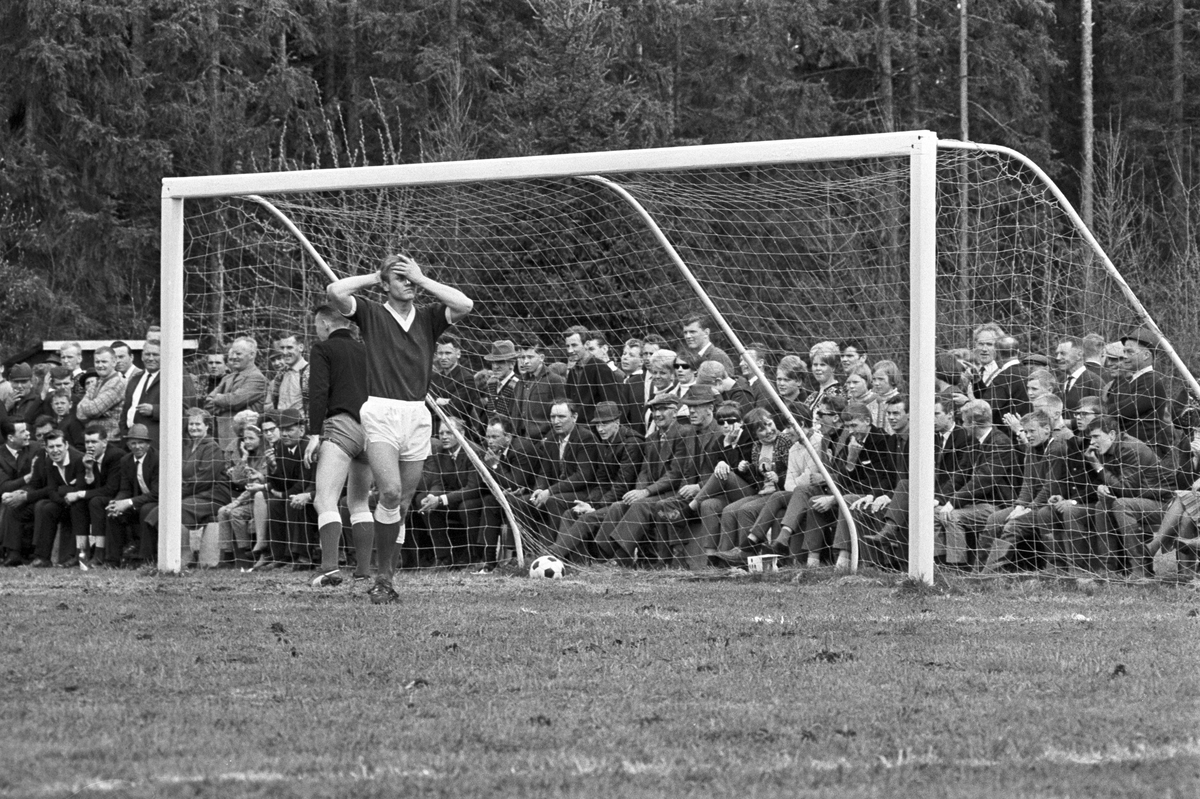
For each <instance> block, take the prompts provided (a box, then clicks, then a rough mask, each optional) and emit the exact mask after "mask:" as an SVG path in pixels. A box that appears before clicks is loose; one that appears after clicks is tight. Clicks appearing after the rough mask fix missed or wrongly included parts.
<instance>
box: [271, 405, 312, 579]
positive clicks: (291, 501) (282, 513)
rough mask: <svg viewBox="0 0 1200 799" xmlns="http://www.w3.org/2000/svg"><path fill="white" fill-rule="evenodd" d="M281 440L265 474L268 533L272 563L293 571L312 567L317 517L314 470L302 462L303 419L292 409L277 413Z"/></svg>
mask: <svg viewBox="0 0 1200 799" xmlns="http://www.w3.org/2000/svg"><path fill="white" fill-rule="evenodd" d="M275 418H276V420H277V421H278V423H279V431H280V433H281V436H282V437H281V439H280V441H279V443H278V444H276V445H275V458H274V463H273V465H272V468H271V470H270V471H269V472H267V486H268V487H269V488H270V498H269V499H268V500H267V530H268V541H269V546H270V550H271V561H272V562H273V563H275V564H288V563H291V565H292V569H293V571H307V570H310V569H313V568H315V565H314V563H313V556H314V555H315V554H316V548H317V544H318V539H317V514H316V511H315V510H314V509H313V504H312V500H313V493H314V492H315V488H314V486H313V467H312V466H311V465H310V464H309V463H305V461H304V449H305V447H304V445H303V444H302V443H301V441H300V439H301V438H303V437H304V417H303V416H301V414H300V412H299V411H297V410H296V409H295V408H287V409H285V410H282V411H278V412H277V413H276V414H275Z"/></svg>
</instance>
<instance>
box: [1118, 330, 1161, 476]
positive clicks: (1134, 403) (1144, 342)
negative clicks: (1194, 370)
mask: <svg viewBox="0 0 1200 799" xmlns="http://www.w3.org/2000/svg"><path fill="white" fill-rule="evenodd" d="M1158 343H1159V339H1158V335H1157V334H1156V333H1154V332H1153V331H1152V330H1149V329H1147V328H1145V327H1140V328H1138V329H1137V330H1135V331H1134V332H1133V333H1131V334H1130V335H1128V336H1125V337H1124V338H1122V339H1121V344H1122V345H1124V347H1125V358H1124V361H1123V362H1122V366H1121V369H1120V372H1119V373H1118V374H1117V376H1116V377H1114V378H1113V380H1112V382H1111V383H1110V384H1109V387H1108V397H1107V399H1108V411H1109V413H1110V414H1112V415H1113V416H1114V417H1115V418H1116V420H1117V424H1118V425H1119V426H1120V428H1121V432H1123V433H1128V434H1129V435H1131V436H1133V437H1134V438H1136V439H1137V440H1138V441H1141V442H1143V443H1145V444H1148V445H1149V446H1150V447H1151V448H1152V449H1153V450H1154V451H1155V453H1156V454H1157V455H1158V456H1159V457H1160V458H1163V457H1167V456H1168V455H1169V454H1170V451H1171V448H1172V447H1173V446H1174V444H1175V426H1174V424H1173V422H1172V419H1171V398H1170V394H1169V393H1168V391H1167V385H1166V382H1165V381H1164V380H1163V378H1162V375H1160V374H1159V373H1158V372H1156V371H1154V350H1155V348H1157V347H1158Z"/></svg>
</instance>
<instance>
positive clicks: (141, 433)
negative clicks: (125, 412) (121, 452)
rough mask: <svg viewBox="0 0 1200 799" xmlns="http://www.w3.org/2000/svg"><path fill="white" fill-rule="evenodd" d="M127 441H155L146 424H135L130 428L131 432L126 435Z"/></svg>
mask: <svg viewBox="0 0 1200 799" xmlns="http://www.w3.org/2000/svg"><path fill="white" fill-rule="evenodd" d="M125 440H126V441H153V440H154V439H152V438H150V428H148V427H146V425H144V424H135V425H134V426H133V427H131V428H129V432H128V433H126V434H125Z"/></svg>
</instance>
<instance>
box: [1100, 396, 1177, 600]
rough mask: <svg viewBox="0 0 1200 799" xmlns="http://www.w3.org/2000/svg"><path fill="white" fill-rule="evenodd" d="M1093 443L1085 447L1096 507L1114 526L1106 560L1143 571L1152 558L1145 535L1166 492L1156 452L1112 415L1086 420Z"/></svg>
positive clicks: (1137, 575) (1126, 570)
mask: <svg viewBox="0 0 1200 799" xmlns="http://www.w3.org/2000/svg"><path fill="white" fill-rule="evenodd" d="M1087 435H1088V438H1090V439H1091V442H1092V445H1091V447H1089V449H1088V450H1087V451H1086V452H1085V453H1084V457H1085V458H1086V460H1087V463H1088V466H1089V467H1090V468H1091V469H1092V472H1093V474H1094V477H1095V479H1097V482H1098V485H1097V487H1096V493H1097V495H1098V496H1099V499H1098V501H1097V506H1098V507H1097V509H1096V512H1098V513H1103V514H1105V515H1106V516H1107V517H1108V519H1109V520H1111V522H1112V524H1113V526H1114V527H1115V529H1114V530H1112V534H1113V538H1112V540H1110V542H1109V545H1108V547H1107V549H1108V556H1109V557H1108V566H1109V568H1110V569H1113V570H1114V571H1118V572H1119V573H1122V574H1128V575H1129V576H1130V577H1132V578H1133V579H1142V578H1145V577H1146V576H1147V567H1148V566H1150V564H1151V562H1150V559H1149V557H1148V555H1147V551H1146V541H1148V540H1149V539H1150V536H1151V534H1152V531H1153V530H1154V529H1156V528H1157V527H1158V526H1159V524H1160V523H1161V522H1162V518H1163V503H1164V502H1165V501H1167V500H1168V499H1169V498H1170V492H1169V491H1168V490H1167V488H1166V484H1165V479H1164V475H1163V473H1162V468H1161V466H1160V465H1159V461H1158V456H1157V455H1155V454H1154V450H1152V449H1151V448H1150V447H1149V446H1148V445H1147V444H1145V443H1143V442H1141V441H1139V440H1137V439H1136V438H1134V437H1133V436H1131V435H1130V434H1128V433H1122V432H1121V430H1120V423H1119V422H1118V421H1117V420H1116V419H1114V418H1113V417H1111V416H1101V417H1099V418H1097V419H1093V420H1092V421H1091V423H1090V424H1088V426H1087Z"/></svg>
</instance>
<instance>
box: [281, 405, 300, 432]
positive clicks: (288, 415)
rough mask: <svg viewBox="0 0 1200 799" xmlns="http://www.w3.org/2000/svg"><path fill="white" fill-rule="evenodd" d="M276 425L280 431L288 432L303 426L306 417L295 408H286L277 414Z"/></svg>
mask: <svg viewBox="0 0 1200 799" xmlns="http://www.w3.org/2000/svg"><path fill="white" fill-rule="evenodd" d="M275 423H276V424H278V425H279V429H280V430H286V429H288V428H289V427H295V426H296V425H298V424H303V423H304V417H303V416H301V415H300V411H298V410H296V409H295V408H284V409H283V410H279V411H276V412H275Z"/></svg>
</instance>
